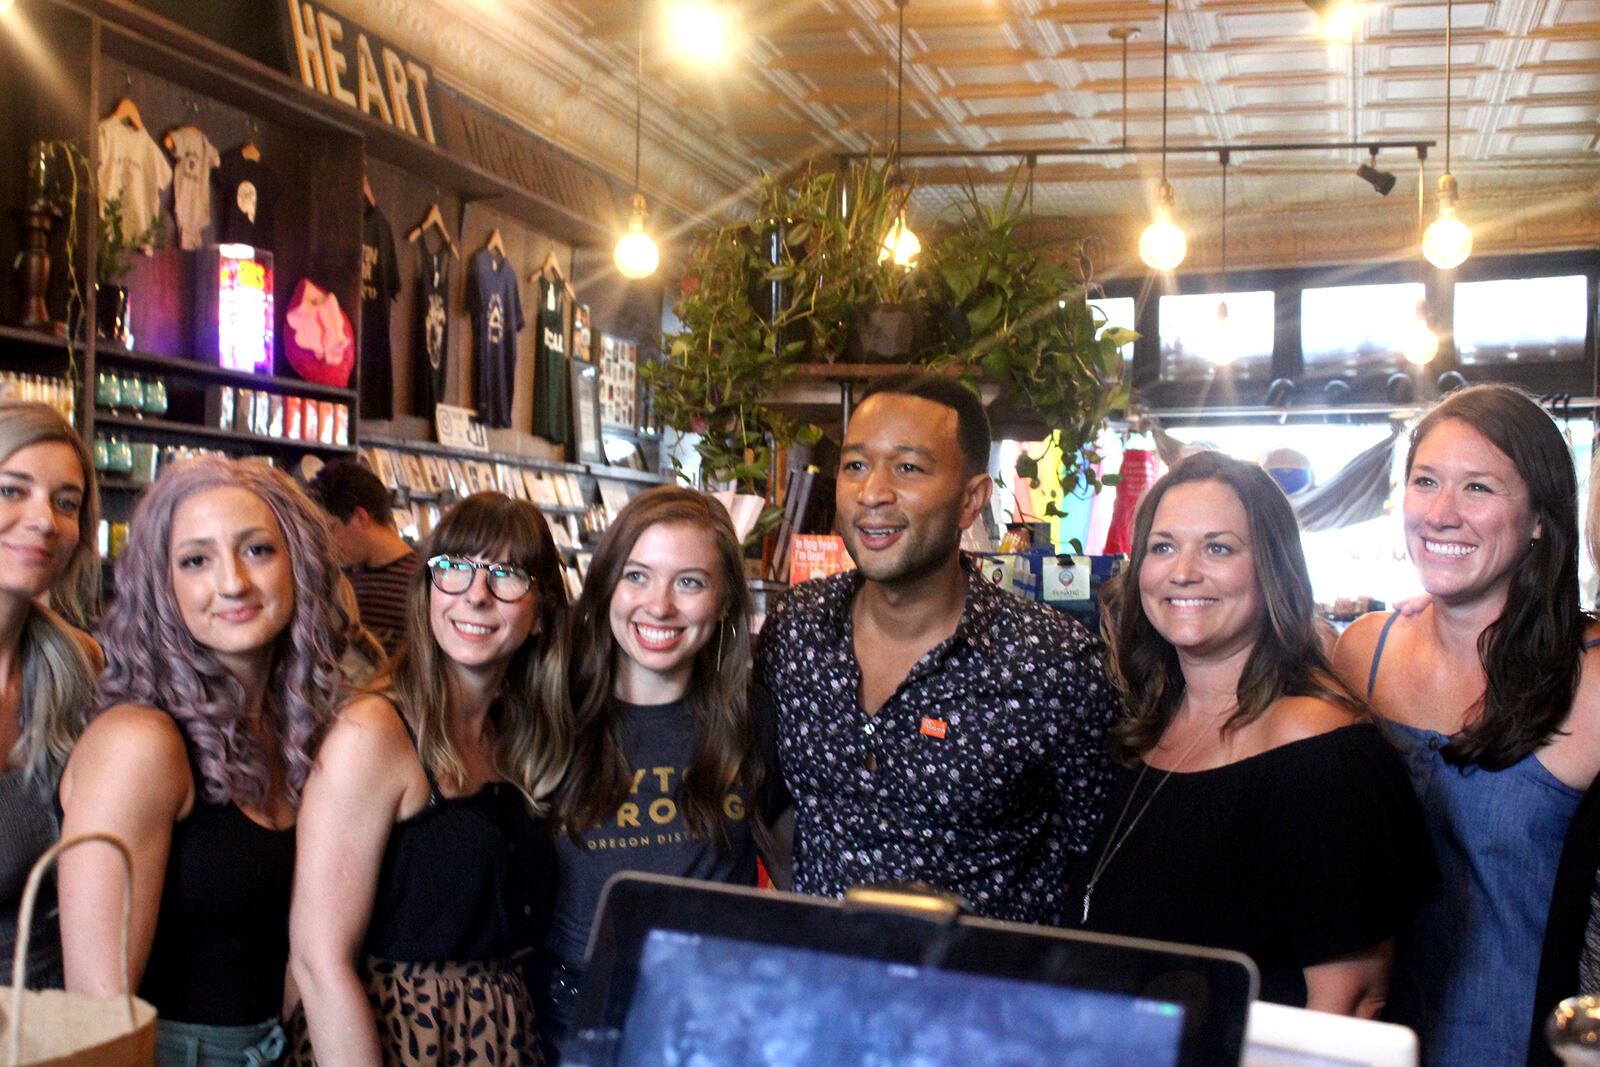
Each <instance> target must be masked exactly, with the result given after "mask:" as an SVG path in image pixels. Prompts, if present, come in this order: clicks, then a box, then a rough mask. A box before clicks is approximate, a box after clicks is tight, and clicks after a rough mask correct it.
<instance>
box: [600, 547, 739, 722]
mask: <svg viewBox="0 0 1600 1067" xmlns="http://www.w3.org/2000/svg"><path fill="white" fill-rule="evenodd" d="M719 570H720V563H719V555H718V551H717V542H716V539H715V538H714V537H713V536H712V534H711V532H710V531H709V530H706V529H703V528H701V527H699V526H696V525H693V524H690V523H667V522H663V523H657V524H656V525H654V526H651V527H648V528H647V529H646V530H645V531H644V532H643V533H641V534H640V535H639V538H638V540H636V541H635V542H634V543H633V548H632V550H631V551H629V553H628V559H627V562H626V563H625V564H624V565H623V567H622V574H621V576H620V577H619V579H618V581H617V585H616V588H614V589H613V590H612V591H611V603H610V607H609V615H610V619H611V634H612V636H613V637H614V638H615V639H616V642H617V651H618V652H619V653H620V655H619V656H618V658H617V671H616V678H615V679H614V681H613V683H612V691H613V693H614V694H615V695H616V696H617V697H618V698H619V699H621V700H624V701H627V702H628V703H630V704H666V703H670V702H672V701H674V700H678V699H680V698H681V697H682V696H683V694H684V693H685V692H686V691H687V690H688V687H689V681H690V679H691V677H692V676H693V674H694V658H695V656H696V655H697V654H698V653H699V652H700V650H701V649H702V648H704V647H705V646H706V643H707V642H708V641H710V640H711V639H712V637H713V636H714V635H715V634H716V632H717V629H718V627H719V626H720V625H721V623H722V616H723V614H724V607H725V605H724V601H726V599H727V597H726V596H725V595H724V590H723V589H722V583H721V580H720V579H719V578H718V573H719Z"/></svg>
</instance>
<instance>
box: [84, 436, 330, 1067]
mask: <svg viewBox="0 0 1600 1067" xmlns="http://www.w3.org/2000/svg"><path fill="white" fill-rule="evenodd" d="M327 544H328V532H327V524H326V521H325V520H324V519H323V517H322V513H321V511H320V510H319V509H318V508H317V506H316V505H315V504H313V503H311V501H310V499H309V498H308V497H307V496H306V495H305V494H304V493H303V492H301V490H300V489H299V488H298V487H297V486H296V485H295V483H294V482H293V481H292V480H290V479H289V478H288V477H287V476H286V475H284V474H282V473H280V472H278V471H275V470H273V469H272V468H270V467H267V466H265V465H263V464H259V463H251V462H247V461H242V460H223V459H215V458H206V459H198V460H191V461H189V462H186V463H181V464H178V465H176V466H173V467H170V468H168V469H167V470H166V472H165V473H163V474H162V475H161V477H160V478H159V479H158V480H157V481H156V483H155V485H153V486H152V487H151V488H150V489H148V490H147V491H146V492H145V495H144V497H143V499H141V500H140V502H139V505H138V507H137V508H136V509H135V511H134V514H133V522H132V526H131V529H130V531H129V536H128V544H127V547H126V548H125V549H124V550H123V553H122V555H121V557H119V558H118V560H117V597H116V600H115V602H114V603H113V604H112V606H111V608H110V610H109V611H108V612H107V613H106V618H105V623H104V625H103V626H102V629H101V635H102V639H103V641H104V644H105V652H106V670H105V673H104V674H103V675H102V676H101V678H100V689H99V693H98V695H97V698H96V705H97V707H98V708H99V709H100V711H99V712H98V713H97V715H96V716H95V718H94V721H92V722H91V723H90V724H89V726H88V728H87V729H86V730H85V731H84V733H83V737H82V738H81V739H80V740H79V742H78V745H77V747H76V748H75V749H74V750H73V752H72V756H71V758H70V760H69V761H68V763H67V769H66V771H65V773H64V774H63V775H62V780H61V787H60V799H61V806H62V808H63V810H64V812H65V816H64V822H63V825H62V832H63V834H64V835H67V836H71V835H73V834H76V833H83V832H89V831H98V832H103V833H109V834H113V835H115V836H116V837H119V838H121V839H122V841H123V842H125V843H126V844H127V846H128V848H129V850H130V851H131V853H132V855H133V915H132V927H131V935H130V937H129V939H128V963H129V969H130V971H131V974H130V975H126V976H125V975H122V974H120V973H118V972H119V968H118V965H117V961H118V951H117V943H118V940H119V938H120V934H121V926H122V896H123V873H122V865H121V863H120V862H119V860H118V858H117V857H116V855H115V854H114V853H112V852H111V850H109V849H105V848H94V847H89V848H80V849H75V850H73V851H71V852H69V853H67V854H66V855H64V856H63V857H62V859H61V919H62V921H61V930H62V948H63V950H64V955H65V958H66V978H67V988H69V989H75V990H79V991H82V992H89V993H95V994H98V995H101V996H108V995H114V994H116V993H120V992H121V990H122V988H123V983H124V982H125V981H131V982H132V983H133V984H134V985H136V986H137V987H138V989H139V992H140V995H141V996H143V997H144V998H145V999H146V1000H148V1001H150V1003H152V1004H154V1005H155V1007H156V1011H157V1013H158V1015H159V1018H160V1022H159V1023H158V1026H157V1034H156V1037H157V1062H158V1063H159V1064H161V1065H162V1067H166V1065H169V1064H171V1065H178V1064H182V1065H185V1067H234V1065H238V1067H246V1065H249V1067H257V1065H260V1064H266V1063H271V1062H272V1061H273V1060H274V1059H275V1058H276V1057H277V1055H278V1053H279V1051H280V1050H281V1048H282V1044H283V1039H282V1032H281V1030H280V1029H279V1026H278V1020H279V1017H280V1015H281V1013H282V1011H283V1007H284V1003H283V1002H284V984H285V983H284V978H285V974H286V973H287V965H288V958H289V938H288V917H289V892H290V888H291V886H292V882H293V871H294V824H295V811H296V808H297V806H298V804H299V800H300V790H301V787H302V786H303V785H304V784H305V781H306V777H307V775H308V774H309V773H310V770H311V755H312V750H313V746H314V745H315V743H316V741H317V738H318V737H319V736H320V735H321V733H322V730H323V728H324V727H325V726H326V724H327V722H328V720H329V719H330V718H331V717H332V712H333V708H334V706H335V701H336V700H337V699H338V697H339V688H340V675H339V656H340V653H341V651H342V642H343V638H342V636H341V634H342V632H343V630H344V626H343V622H342V620H340V619H339V618H338V615H337V608H336V607H335V606H334V605H335V599H334V583H335V582H336V581H337V580H338V576H339V570H338V567H337V566H335V564H334V562H333V560H332V558H331V557H330V556H329V555H328V550H327Z"/></svg>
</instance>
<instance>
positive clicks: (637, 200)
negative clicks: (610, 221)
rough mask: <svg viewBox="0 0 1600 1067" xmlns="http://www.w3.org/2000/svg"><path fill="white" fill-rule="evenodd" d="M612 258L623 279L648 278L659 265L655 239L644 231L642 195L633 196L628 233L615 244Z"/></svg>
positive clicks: (659, 255)
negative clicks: (615, 247)
mask: <svg viewBox="0 0 1600 1067" xmlns="http://www.w3.org/2000/svg"><path fill="white" fill-rule="evenodd" d="M612 258H613V259H614V260H615V261H616V264H617V273H618V274H621V275H622V276H623V277H624V278H648V277H650V275H652V274H654V273H655V272H656V268H657V267H659V266H660V265H661V250H660V249H659V248H657V247H656V242H655V238H653V237H651V236H650V235H649V234H648V233H646V232H645V230H644V194H643V193H634V194H633V216H632V217H631V218H630V219H629V220H628V232H627V233H625V234H623V236H622V240H620V241H618V242H617V249H616V252H615V253H613V255H612Z"/></svg>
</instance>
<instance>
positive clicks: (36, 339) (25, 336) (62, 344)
mask: <svg viewBox="0 0 1600 1067" xmlns="http://www.w3.org/2000/svg"><path fill="white" fill-rule="evenodd" d="M0 341H4V342H9V343H11V344H19V345H29V346H32V347H36V348H54V349H57V350H58V351H60V352H63V353H65V352H66V350H67V339H66V338H65V337H57V336H56V335H55V334H53V333H42V332H40V331H38V330H23V329H19V328H18V327H16V326H0ZM71 347H72V350H73V351H74V352H82V351H83V344H82V342H80V341H73V342H72V345H71Z"/></svg>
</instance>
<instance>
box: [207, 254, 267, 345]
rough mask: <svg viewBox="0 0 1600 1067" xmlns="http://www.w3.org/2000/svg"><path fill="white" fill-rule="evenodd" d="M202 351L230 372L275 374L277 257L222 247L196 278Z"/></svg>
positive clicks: (211, 256) (209, 257)
mask: <svg viewBox="0 0 1600 1067" xmlns="http://www.w3.org/2000/svg"><path fill="white" fill-rule="evenodd" d="M196 285H197V288H198V292H197V293H196V294H195V295H196V303H197V304H198V305H199V309H198V310H199V314H198V316H197V320H198V333H199V337H198V339H197V351H198V353H199V355H200V356H201V357H202V358H204V359H208V360H209V359H215V360H216V361H217V365H218V366H220V367H223V368H225V369H227V370H242V371H249V372H251V373H253V374H271V373H272V342H273V301H272V253H271V252H264V251H257V250H256V249H254V248H251V247H250V246H249V245H219V246H217V247H215V248H207V249H205V250H204V251H203V252H202V253H201V257H200V266H199V269H198V271H197V274H196Z"/></svg>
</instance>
